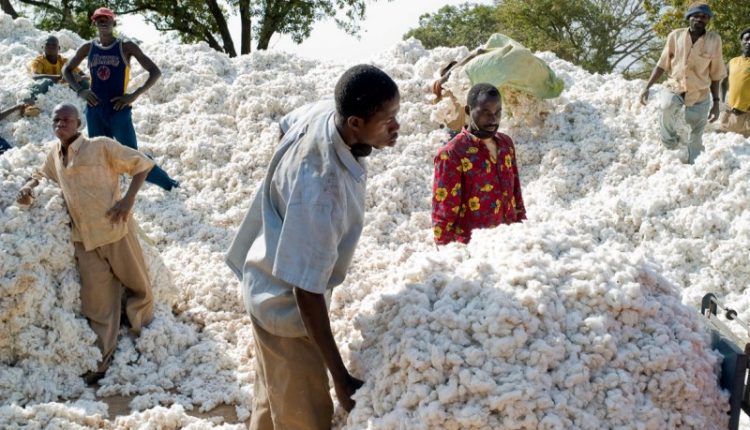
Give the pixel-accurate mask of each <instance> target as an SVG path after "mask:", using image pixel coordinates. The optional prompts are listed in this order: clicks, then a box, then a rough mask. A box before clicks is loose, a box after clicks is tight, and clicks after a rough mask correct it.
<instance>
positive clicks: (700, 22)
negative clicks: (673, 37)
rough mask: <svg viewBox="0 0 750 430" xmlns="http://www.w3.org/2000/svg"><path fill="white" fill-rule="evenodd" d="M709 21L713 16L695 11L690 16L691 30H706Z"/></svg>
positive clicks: (698, 31) (699, 31)
mask: <svg viewBox="0 0 750 430" xmlns="http://www.w3.org/2000/svg"><path fill="white" fill-rule="evenodd" d="M709 21H711V17H710V16H708V15H706V14H705V13H694V14H692V15H690V17H689V18H688V24H689V25H690V32H691V33H699V34H700V33H703V32H705V31H706V27H707V26H708V22H709Z"/></svg>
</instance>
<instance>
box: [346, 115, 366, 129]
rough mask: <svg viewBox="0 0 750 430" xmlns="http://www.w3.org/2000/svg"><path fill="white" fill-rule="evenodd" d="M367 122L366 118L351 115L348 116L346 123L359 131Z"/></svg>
mask: <svg viewBox="0 0 750 430" xmlns="http://www.w3.org/2000/svg"><path fill="white" fill-rule="evenodd" d="M364 124H365V120H363V119H362V118H360V117H358V116H354V115H352V116H349V117H347V118H346V125H347V126H348V127H349V128H350V129H352V130H353V131H359V129H360V128H362V126H363V125H364Z"/></svg>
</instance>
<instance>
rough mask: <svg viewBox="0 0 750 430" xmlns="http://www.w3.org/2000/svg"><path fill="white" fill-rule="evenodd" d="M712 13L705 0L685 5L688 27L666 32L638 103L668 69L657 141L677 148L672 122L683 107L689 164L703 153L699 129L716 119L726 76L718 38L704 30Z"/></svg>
mask: <svg viewBox="0 0 750 430" xmlns="http://www.w3.org/2000/svg"><path fill="white" fill-rule="evenodd" d="M712 16H713V12H711V8H709V7H708V5H707V4H705V3H702V2H695V3H692V4H691V5H690V6H689V8H688V10H687V12H685V20H686V21H687V22H688V24H689V27H688V28H681V29H678V30H674V31H672V32H671V33H670V34H669V36H668V37H667V44H666V46H664V50H663V51H662V53H661V57H660V58H659V62H658V63H657V65H656V68H654V71H653V72H652V73H651V78H650V79H649V81H648V83H647V84H646V88H644V89H643V91H642V92H641V96H640V100H641V104H643V105H645V104H646V103H647V101H648V92H649V89H650V88H651V86H652V85H654V83H656V81H657V80H659V78H661V76H662V75H663V74H664V72H665V71H666V72H669V79H668V80H667V82H666V86H667V88H668V89H669V91H670V94H669V96H670V98H669V100H668V102H666V101H665V106H663V107H662V109H663V110H662V112H661V121H660V129H661V141H662V143H663V144H664V146H666V147H667V148H669V149H676V148H677V146H678V145H679V143H680V138H679V136H678V134H677V130H676V128H675V122H676V119H677V115H678V114H679V113H680V111H681V110H682V108H683V107H684V108H685V121H686V122H687V124H688V126H690V137H689V138H688V158H687V160H688V163H690V164H693V162H695V159H696V158H698V155H700V153H701V152H703V129H704V128H705V127H706V124H707V122H708V121H710V122H714V121H716V119H717V118H719V89H720V86H721V81H722V79H724V78H725V77H726V76H727V71H726V68H725V67H724V59H723V57H722V53H721V37H720V36H719V35H718V34H717V33H714V32H713V31H706V27H707V26H708V23H709V22H710V21H711V17H712Z"/></svg>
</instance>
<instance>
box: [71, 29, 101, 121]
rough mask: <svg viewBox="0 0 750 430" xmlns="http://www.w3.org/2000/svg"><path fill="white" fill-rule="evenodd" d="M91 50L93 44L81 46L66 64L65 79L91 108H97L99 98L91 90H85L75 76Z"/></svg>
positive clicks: (88, 43) (87, 43)
mask: <svg viewBox="0 0 750 430" xmlns="http://www.w3.org/2000/svg"><path fill="white" fill-rule="evenodd" d="M90 50H91V42H86V43H84V44H83V45H81V47H80V48H78V50H77V51H76V54H75V55H74V56H73V58H71V59H70V61H68V62H67V63H65V66H64V67H63V77H64V78H65V81H66V82H67V83H68V85H70V88H71V89H72V90H73V91H75V92H76V93H77V94H78V95H79V96H80V97H81V98H83V99H84V100H86V103H88V105H89V106H96V105H97V104H99V98H98V97H97V96H96V94H94V92H93V91H91V90H90V89H84V88H83V87H82V86H81V84H80V81H81V79H80V78H79V79H76V77H75V75H74V74H73V73H75V72H74V71H75V69H76V68H77V67H78V66H80V65H81V62H83V59H84V58H86V57H87V56H88V55H89V51H90Z"/></svg>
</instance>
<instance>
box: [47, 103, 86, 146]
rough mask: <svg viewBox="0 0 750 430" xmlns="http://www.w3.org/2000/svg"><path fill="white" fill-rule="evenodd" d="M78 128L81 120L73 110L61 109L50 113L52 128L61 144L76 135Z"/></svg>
mask: <svg viewBox="0 0 750 430" xmlns="http://www.w3.org/2000/svg"><path fill="white" fill-rule="evenodd" d="M80 126H81V119H80V118H79V117H78V114H77V113H76V112H75V111H74V110H73V109H65V108H62V109H57V110H55V111H54V112H52V128H53V129H54V131H55V136H57V138H58V139H60V141H61V142H67V141H69V140H70V139H71V138H72V137H73V136H75V135H76V134H78V127H80Z"/></svg>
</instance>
